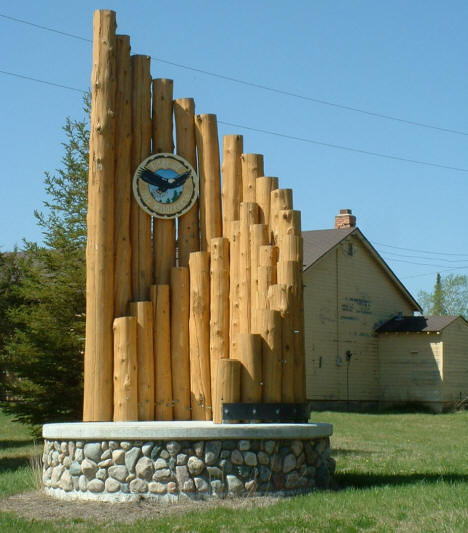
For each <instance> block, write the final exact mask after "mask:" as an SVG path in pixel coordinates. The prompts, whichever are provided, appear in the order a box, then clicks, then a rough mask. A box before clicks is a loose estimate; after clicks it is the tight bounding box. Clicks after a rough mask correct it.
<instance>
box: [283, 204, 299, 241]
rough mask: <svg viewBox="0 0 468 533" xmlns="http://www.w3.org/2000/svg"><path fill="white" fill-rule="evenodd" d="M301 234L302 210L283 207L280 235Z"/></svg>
mask: <svg viewBox="0 0 468 533" xmlns="http://www.w3.org/2000/svg"><path fill="white" fill-rule="evenodd" d="M279 235H296V236H298V237H300V236H301V212H300V211H295V210H293V209H282V210H281V211H280V212H279V217H278V236H279Z"/></svg>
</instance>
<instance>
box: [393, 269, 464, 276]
mask: <svg viewBox="0 0 468 533" xmlns="http://www.w3.org/2000/svg"><path fill="white" fill-rule="evenodd" d="M459 268H465V267H452V268H446V269H445V270H437V271H435V272H426V273H425V274H412V275H411V276H402V278H401V279H410V278H422V277H423V276H433V275H434V274H443V273H444V272H451V271H452V270H457V269H459Z"/></svg>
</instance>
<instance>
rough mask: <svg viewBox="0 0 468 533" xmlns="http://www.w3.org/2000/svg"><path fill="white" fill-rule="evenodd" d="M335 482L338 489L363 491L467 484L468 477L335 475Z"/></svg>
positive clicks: (447, 475) (451, 475)
mask: <svg viewBox="0 0 468 533" xmlns="http://www.w3.org/2000/svg"><path fill="white" fill-rule="evenodd" d="M334 477H335V481H336V482H337V484H338V485H339V488H340V489H349V488H355V489H363V488H371V487H383V486H385V485H388V486H401V485H414V484H416V483H421V482H424V483H438V482H441V481H444V482H447V483H459V482H465V483H467V482H468V475H465V474H455V473H452V474H451V473H449V474H431V473H427V474H395V475H375V474H340V473H336V474H335V476H334Z"/></svg>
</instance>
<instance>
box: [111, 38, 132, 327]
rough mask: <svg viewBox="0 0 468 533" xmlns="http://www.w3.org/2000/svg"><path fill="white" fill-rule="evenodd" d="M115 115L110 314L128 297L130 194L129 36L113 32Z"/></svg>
mask: <svg viewBox="0 0 468 533" xmlns="http://www.w3.org/2000/svg"><path fill="white" fill-rule="evenodd" d="M116 62H117V89H116V102H115V107H116V109H117V113H116V117H115V146H116V153H115V204H114V221H115V222H114V250H115V252H114V253H115V255H114V316H117V317H119V316H125V315H127V314H128V302H129V301H130V300H131V299H132V293H131V290H132V281H131V280H132V271H131V245H130V200H131V196H132V166H131V157H132V106H131V99H132V77H131V65H130V38H129V37H128V35H117V60H116Z"/></svg>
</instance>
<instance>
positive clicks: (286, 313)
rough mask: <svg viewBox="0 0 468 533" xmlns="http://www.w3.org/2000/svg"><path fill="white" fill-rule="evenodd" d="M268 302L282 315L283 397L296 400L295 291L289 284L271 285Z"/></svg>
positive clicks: (285, 399) (284, 400) (286, 400)
mask: <svg viewBox="0 0 468 533" xmlns="http://www.w3.org/2000/svg"><path fill="white" fill-rule="evenodd" d="M268 304H269V308H270V309H271V310H272V311H279V313H280V315H281V353H282V356H281V399H282V401H283V402H294V400H295V390H294V385H295V376H294V374H295V371H296V369H295V352H294V351H295V346H296V338H295V333H294V324H293V314H294V312H295V311H296V310H295V309H294V305H295V300H294V291H293V287H291V286H288V285H271V286H270V287H269V289H268Z"/></svg>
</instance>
